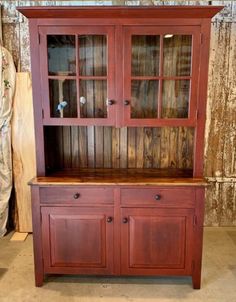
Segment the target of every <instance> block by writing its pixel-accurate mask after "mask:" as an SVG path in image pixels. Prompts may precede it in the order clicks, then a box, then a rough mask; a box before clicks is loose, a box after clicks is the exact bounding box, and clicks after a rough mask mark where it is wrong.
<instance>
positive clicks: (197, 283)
mask: <svg viewBox="0 0 236 302" xmlns="http://www.w3.org/2000/svg"><path fill="white" fill-rule="evenodd" d="M192 283H193V288H194V289H200V288H201V275H199V274H198V275H193V276H192Z"/></svg>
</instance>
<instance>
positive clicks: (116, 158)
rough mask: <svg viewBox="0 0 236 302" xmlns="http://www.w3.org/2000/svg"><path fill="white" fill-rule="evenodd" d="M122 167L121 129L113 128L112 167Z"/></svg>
mask: <svg viewBox="0 0 236 302" xmlns="http://www.w3.org/2000/svg"><path fill="white" fill-rule="evenodd" d="M119 167H120V131H119V129H117V128H112V168H119Z"/></svg>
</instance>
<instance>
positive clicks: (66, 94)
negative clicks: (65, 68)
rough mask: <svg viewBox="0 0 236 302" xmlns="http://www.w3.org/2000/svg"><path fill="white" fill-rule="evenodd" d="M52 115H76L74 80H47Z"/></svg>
mask: <svg viewBox="0 0 236 302" xmlns="http://www.w3.org/2000/svg"><path fill="white" fill-rule="evenodd" d="M49 95H50V108H51V116H52V117H77V96H76V81H75V80H49Z"/></svg>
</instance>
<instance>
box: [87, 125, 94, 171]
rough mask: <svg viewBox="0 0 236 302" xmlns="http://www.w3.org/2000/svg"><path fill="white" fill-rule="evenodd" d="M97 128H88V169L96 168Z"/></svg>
mask: <svg viewBox="0 0 236 302" xmlns="http://www.w3.org/2000/svg"><path fill="white" fill-rule="evenodd" d="M94 128H95V127H94V126H88V127H87V134H88V137H87V139H88V167H89V168H94V167H95V133H94V132H95V129H94Z"/></svg>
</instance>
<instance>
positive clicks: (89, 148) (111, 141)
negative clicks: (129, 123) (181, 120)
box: [45, 126, 194, 172]
mask: <svg viewBox="0 0 236 302" xmlns="http://www.w3.org/2000/svg"><path fill="white" fill-rule="evenodd" d="M61 137H62V141H63V143H62V144H61V143H60V140H61ZM75 138H77V139H78V140H79V144H78V143H76V141H75ZM193 139H194V129H192V128H186V127H178V128H174V127H164V128H142V127H138V128H126V127H124V128H113V127H101V126H88V127H76V126H71V127H69V126H64V127H61V126H53V127H51V126H47V127H45V141H46V144H45V145H46V154H48V156H47V159H46V161H47V163H46V166H47V167H48V168H47V170H48V172H49V171H50V170H53V169H54V170H55V169H69V168H79V167H82V168H88V167H91V168H95V167H96V168H170V169H172V168H173V169H177V168H181V169H192V167H193ZM55 142H56V143H55Z"/></svg>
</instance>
